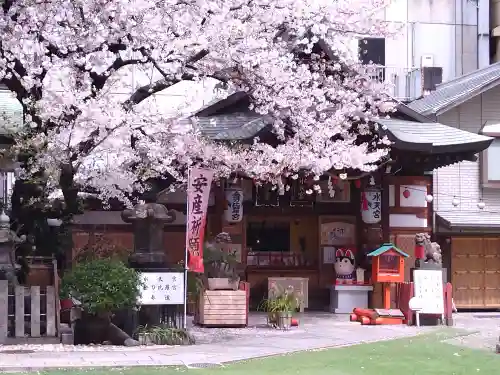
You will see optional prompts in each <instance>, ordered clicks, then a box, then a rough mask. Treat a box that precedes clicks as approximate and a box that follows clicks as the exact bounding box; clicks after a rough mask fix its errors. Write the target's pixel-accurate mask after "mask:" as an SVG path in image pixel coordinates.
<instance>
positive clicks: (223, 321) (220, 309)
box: [198, 290, 248, 327]
mask: <svg viewBox="0 0 500 375" xmlns="http://www.w3.org/2000/svg"><path fill="white" fill-rule="evenodd" d="M199 309H200V310H199V316H198V324H200V325H202V326H211V327H235V326H240V327H241V326H246V324H247V315H248V302H247V292H246V291H245V290H206V291H204V292H203V293H202V295H201V298H200V305H199Z"/></svg>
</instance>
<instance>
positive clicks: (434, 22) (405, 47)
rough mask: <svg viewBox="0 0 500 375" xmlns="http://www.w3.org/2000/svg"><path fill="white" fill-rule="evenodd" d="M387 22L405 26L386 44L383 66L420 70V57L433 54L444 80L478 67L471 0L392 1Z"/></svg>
mask: <svg viewBox="0 0 500 375" xmlns="http://www.w3.org/2000/svg"><path fill="white" fill-rule="evenodd" d="M385 18H386V20H388V21H393V22H401V23H402V24H404V27H403V29H402V30H401V33H400V34H399V35H398V37H397V38H395V39H393V40H388V41H387V43H386V65H387V66H388V67H394V68H399V69H410V68H420V61H421V57H422V56H423V55H433V57H434V66H440V67H442V68H443V80H444V81H446V80H449V79H452V78H454V77H456V76H459V75H462V74H464V73H467V72H470V71H472V70H475V69H476V68H477V26H476V25H477V7H476V3H475V2H473V1H470V0H393V2H392V3H391V5H390V6H389V7H388V8H387V9H386V11H385Z"/></svg>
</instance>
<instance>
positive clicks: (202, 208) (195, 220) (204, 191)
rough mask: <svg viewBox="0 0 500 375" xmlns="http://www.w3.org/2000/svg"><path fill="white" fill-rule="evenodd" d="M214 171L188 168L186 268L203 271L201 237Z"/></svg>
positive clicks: (202, 237)
mask: <svg viewBox="0 0 500 375" xmlns="http://www.w3.org/2000/svg"><path fill="white" fill-rule="evenodd" d="M213 176H214V172H213V171H212V170H208V169H200V168H192V169H190V170H189V176H188V187H187V212H188V215H187V225H186V226H187V228H186V249H187V251H188V268H189V270H190V271H192V272H197V273H203V272H204V267H203V239H204V236H205V224H206V220H207V206H208V198H209V195H210V187H211V185H212V179H213Z"/></svg>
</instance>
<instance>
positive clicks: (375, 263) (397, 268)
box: [351, 243, 409, 325]
mask: <svg viewBox="0 0 500 375" xmlns="http://www.w3.org/2000/svg"><path fill="white" fill-rule="evenodd" d="M367 257H369V258H371V259H372V281H373V282H374V283H382V285H383V304H384V307H383V309H359V308H356V309H354V310H353V313H352V314H351V321H359V322H361V324H363V325H365V324H370V325H373V324H402V323H403V320H404V315H403V313H402V312H401V310H399V309H391V284H394V283H402V282H404V279H405V258H408V257H409V255H408V254H406V253H405V252H404V251H402V250H400V249H398V248H397V247H396V246H395V245H394V244H392V243H386V244H383V245H382V246H380V247H379V248H378V249H376V250H373V251H372V252H370V253H368V254H367Z"/></svg>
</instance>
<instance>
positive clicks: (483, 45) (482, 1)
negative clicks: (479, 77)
mask: <svg viewBox="0 0 500 375" xmlns="http://www.w3.org/2000/svg"><path fill="white" fill-rule="evenodd" d="M490 1H491V4H492V7H493V3H495V2H496V3H497V5H498V4H500V2H499V1H500V0H477V5H476V8H477V18H476V20H477V68H478V69H481V68H485V67H487V66H488V65H490ZM498 9H499V10H500V8H498ZM493 13H494V11H493ZM462 19H463V18H462ZM499 20H500V18H499ZM498 25H500V23H498ZM462 27H463V26H462Z"/></svg>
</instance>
